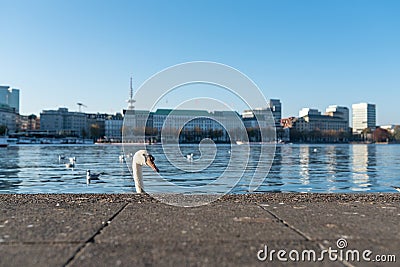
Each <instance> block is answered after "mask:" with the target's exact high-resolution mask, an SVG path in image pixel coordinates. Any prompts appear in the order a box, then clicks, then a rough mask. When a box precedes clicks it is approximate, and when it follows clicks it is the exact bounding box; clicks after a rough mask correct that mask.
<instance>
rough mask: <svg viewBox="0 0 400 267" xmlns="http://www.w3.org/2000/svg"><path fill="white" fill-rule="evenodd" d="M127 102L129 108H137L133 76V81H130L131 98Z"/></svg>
mask: <svg viewBox="0 0 400 267" xmlns="http://www.w3.org/2000/svg"><path fill="white" fill-rule="evenodd" d="M126 102H128V110H134V109H135V106H134V103H135V102H136V100H135V99H133V85H132V77H131V83H130V92H129V99H128V100H127V101H126Z"/></svg>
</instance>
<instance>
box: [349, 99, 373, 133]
mask: <svg viewBox="0 0 400 267" xmlns="http://www.w3.org/2000/svg"><path fill="white" fill-rule="evenodd" d="M352 113H353V114H352V118H353V134H361V133H362V132H363V131H364V130H365V129H367V128H369V129H371V130H372V131H373V130H375V128H376V106H375V104H369V103H358V104H353V105H352Z"/></svg>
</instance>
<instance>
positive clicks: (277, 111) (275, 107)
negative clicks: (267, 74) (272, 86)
mask: <svg viewBox="0 0 400 267" xmlns="http://www.w3.org/2000/svg"><path fill="white" fill-rule="evenodd" d="M269 108H270V109H271V112H272V115H273V116H274V120H275V127H277V128H280V127H281V119H282V104H281V101H280V100H279V99H270V100H269Z"/></svg>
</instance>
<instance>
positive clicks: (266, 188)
mask: <svg viewBox="0 0 400 267" xmlns="http://www.w3.org/2000/svg"><path fill="white" fill-rule="evenodd" d="M242 147H243V149H244V147H246V146H237V145H235V146H230V145H217V146H216V152H215V153H216V154H215V158H214V157H211V158H209V159H206V161H210V164H208V165H207V166H206V167H205V168H198V167H199V166H198V165H199V164H200V161H199V160H198V159H199V158H200V155H201V153H200V151H199V147H198V146H195V145H184V146H181V148H180V153H178V154H176V155H175V157H176V158H173V157H172V158H171V157H170V158H169V160H170V161H171V160H172V161H175V160H178V159H179V160H180V164H183V165H185V166H184V168H183V169H182V168H177V166H174V165H172V164H171V163H170V162H169V161H168V159H167V157H166V156H165V153H164V152H163V148H162V146H160V145H153V146H149V147H148V149H149V151H151V153H152V154H153V155H154V156H155V158H156V164H157V166H158V167H159V169H160V173H161V174H162V176H163V179H164V180H160V179H159V176H158V175H157V174H156V173H154V172H152V170H151V169H150V168H143V171H144V177H145V188H146V190H147V189H151V188H157V190H160V191H163V192H170V189H171V187H170V186H169V185H170V184H171V183H172V184H175V185H179V186H186V187H187V188H192V189H193V188H201V186H204V185H207V184H209V183H213V182H215V181H217V178H218V177H219V176H220V175H222V174H224V175H226V176H227V177H228V178H229V179H233V180H235V179H236V180H238V182H237V183H236V182H235V184H236V185H235V186H234V187H233V189H232V188H231V187H230V185H229V186H227V185H224V184H221V183H220V184H216V185H217V186H218V187H219V188H220V189H221V192H224V191H229V190H230V189H232V190H231V193H238V194H240V193H247V192H248V190H249V187H248V184H249V181H250V178H251V177H252V173H253V172H254V170H255V169H256V168H260V169H261V170H262V171H264V172H266V171H267V170H268V164H265V166H264V165H263V162H259V160H258V158H257V157H254V155H257V153H259V151H260V149H261V145H252V146H251V147H250V151H247V150H243V151H241V149H242ZM137 149H139V147H137V148H135V146H130V148H129V149H128V152H129V150H132V151H135V150H137ZM234 151H236V152H234ZM237 151H239V152H240V153H239V155H240V156H238V157H232V156H231V155H232V154H234V153H237ZM123 153H124V152H123V147H122V146H118V145H67V146H66V145H64V146H62V145H20V146H9V147H7V148H0V193H127V192H135V188H134V182H133V178H132V176H131V173H130V171H129V169H128V167H127V164H126V162H120V161H119V155H121V154H123ZM125 153H127V151H125ZM191 153H193V158H194V161H193V162H192V161H186V163H185V160H186V159H185V158H184V157H183V156H185V155H187V154H191ZM59 155H64V156H65V157H66V159H63V160H61V161H59ZM182 155H183V156H182ZM243 155H244V156H243ZM73 156H74V157H76V158H77V163H76V166H75V168H74V169H71V168H66V166H65V162H66V161H68V157H73ZM203 156H204V157H203V159H204V158H206V155H205V153H203ZM248 156H249V162H248V164H247V168H246V169H245V170H243V168H242V165H243V161H244V159H245V158H246V157H248ZM128 161H129V159H128ZM229 163H231V164H232V166H233V169H231V170H229V171H226V170H227V166H228V164H229ZM235 166H237V167H236V169H235ZM87 169H90V170H91V171H92V172H96V173H98V172H104V174H103V175H101V180H100V181H94V182H92V183H91V184H90V185H87V184H86V170H87ZM242 174H243V177H242V178H241V179H240V180H239V178H240V177H241V176H242ZM236 180H235V181H236ZM160 181H161V182H160ZM164 181H167V182H164ZM391 185H396V186H400V145H375V144H371V145H361V144H357V145H349V144H341V145H307V144H293V145H277V146H276V151H275V156H274V159H273V163H272V166H271V168H270V171H269V174H268V176H267V177H266V179H265V180H264V181H263V183H262V184H261V186H260V187H259V188H258V189H257V190H256V192H318V193H347V192H396V191H394V190H393V188H391ZM191 192H193V191H191ZM199 193H201V190H199Z"/></svg>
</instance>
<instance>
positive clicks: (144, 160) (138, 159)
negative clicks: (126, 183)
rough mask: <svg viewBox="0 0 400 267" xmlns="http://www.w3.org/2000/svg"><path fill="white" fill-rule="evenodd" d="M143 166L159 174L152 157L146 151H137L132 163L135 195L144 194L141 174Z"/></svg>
mask: <svg viewBox="0 0 400 267" xmlns="http://www.w3.org/2000/svg"><path fill="white" fill-rule="evenodd" d="M143 165H147V166H149V167H150V168H152V169H153V170H154V171H155V172H159V170H158V168H157V166H156V164H155V163H154V157H153V156H152V155H150V154H149V153H148V152H147V151H146V150H139V151H138V152H136V153H135V155H134V156H133V161H132V170H133V180H134V181H135V188H136V193H144V186H143V172H142V166H143Z"/></svg>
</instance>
